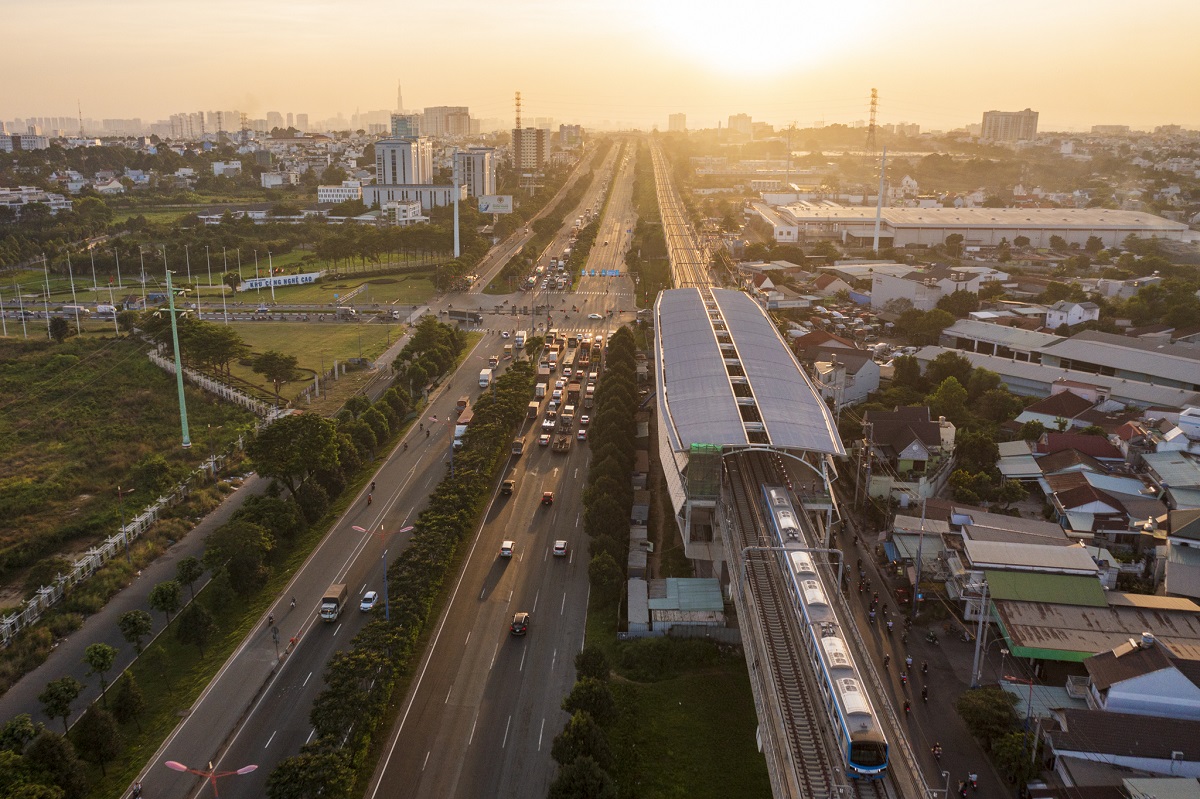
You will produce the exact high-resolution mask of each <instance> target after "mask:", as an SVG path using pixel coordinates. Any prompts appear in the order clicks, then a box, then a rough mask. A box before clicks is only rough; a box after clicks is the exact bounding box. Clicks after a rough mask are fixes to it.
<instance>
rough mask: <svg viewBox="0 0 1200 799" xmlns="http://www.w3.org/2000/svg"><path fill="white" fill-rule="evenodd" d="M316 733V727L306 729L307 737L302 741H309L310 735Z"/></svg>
mask: <svg viewBox="0 0 1200 799" xmlns="http://www.w3.org/2000/svg"><path fill="white" fill-rule="evenodd" d="M316 734H317V728H316V727H313V728H312V729H311V730H309V731H308V737H307V738H305V739H304V743H308V742H309V741H311V740H312V737H313V736H314V735H316Z"/></svg>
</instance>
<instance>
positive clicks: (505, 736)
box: [500, 716, 512, 749]
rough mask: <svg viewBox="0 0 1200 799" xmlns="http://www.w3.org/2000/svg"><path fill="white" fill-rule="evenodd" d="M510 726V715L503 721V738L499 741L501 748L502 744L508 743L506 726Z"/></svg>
mask: <svg viewBox="0 0 1200 799" xmlns="http://www.w3.org/2000/svg"><path fill="white" fill-rule="evenodd" d="M511 726H512V716H509V717H508V721H506V722H504V740H503V741H501V742H500V748H501V749H503V748H504V745H505V744H507V743H508V728H509V727H511Z"/></svg>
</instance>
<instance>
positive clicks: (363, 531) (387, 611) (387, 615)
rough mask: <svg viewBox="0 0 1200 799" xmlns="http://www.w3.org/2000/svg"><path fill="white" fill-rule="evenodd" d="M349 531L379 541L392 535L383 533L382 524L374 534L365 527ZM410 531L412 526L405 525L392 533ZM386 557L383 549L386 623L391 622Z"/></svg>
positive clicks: (384, 612) (353, 528)
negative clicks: (374, 537) (375, 537)
mask: <svg viewBox="0 0 1200 799" xmlns="http://www.w3.org/2000/svg"><path fill="white" fill-rule="evenodd" d="M350 529H352V530H357V531H358V532H360V533H366V534H367V535H375V536H379V539H380V540H381V541H383V540H386V539H387V536H389V535H392V534H393V533H389V532H385V531H384V529H383V525H382V524H381V525H379V531H378V532H376V531H374V530H368V529H367V528H365V527H359V526H358V525H357V524H356V525H352V526H351V528H350ZM412 529H413V526H412V525H411V524H409V525H405V526H404V527H401V528H400V529H399V530H395V531H394V532H395V533H409V532H412ZM387 555H388V551H387V548H386V547H384V550H383V556H382V561H383V617H384V618H385V619H387V620H388V621H391V620H392V606H391V604H390V603H389V602H388V581H387Z"/></svg>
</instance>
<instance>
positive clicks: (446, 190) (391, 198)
mask: <svg viewBox="0 0 1200 799" xmlns="http://www.w3.org/2000/svg"><path fill="white" fill-rule="evenodd" d="M458 189H459V201H460V202H461V201H463V200H466V199H467V190H466V187H465V186H459V187H458ZM362 192H363V203H364V204H365V205H366V206H367V207H368V208H374V207H377V206H378V207H380V208H387V207H388V204H389V203H394V202H409V201H413V200H416V201H417V202H419V203H420V204H421V209H422V210H425V211H428V210H429V209H431V208H440V207H442V206H444V205H450V204H451V203H453V202H454V187H453V186H434V185H429V184H427V185H420V186H418V185H404V186H402V185H384V186H380V185H371V186H363V190H362Z"/></svg>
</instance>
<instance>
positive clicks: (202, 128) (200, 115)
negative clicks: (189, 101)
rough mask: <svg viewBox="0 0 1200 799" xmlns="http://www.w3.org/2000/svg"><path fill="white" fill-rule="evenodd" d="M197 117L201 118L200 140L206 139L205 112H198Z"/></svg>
mask: <svg viewBox="0 0 1200 799" xmlns="http://www.w3.org/2000/svg"><path fill="white" fill-rule="evenodd" d="M196 116H198V117H200V138H202V139H203V138H204V112H203V111H197V112H196Z"/></svg>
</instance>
